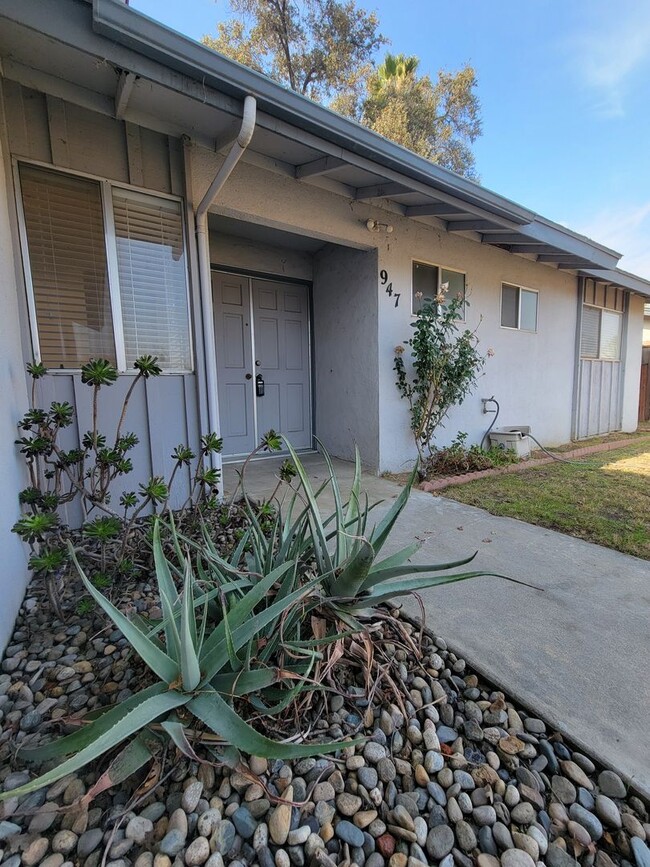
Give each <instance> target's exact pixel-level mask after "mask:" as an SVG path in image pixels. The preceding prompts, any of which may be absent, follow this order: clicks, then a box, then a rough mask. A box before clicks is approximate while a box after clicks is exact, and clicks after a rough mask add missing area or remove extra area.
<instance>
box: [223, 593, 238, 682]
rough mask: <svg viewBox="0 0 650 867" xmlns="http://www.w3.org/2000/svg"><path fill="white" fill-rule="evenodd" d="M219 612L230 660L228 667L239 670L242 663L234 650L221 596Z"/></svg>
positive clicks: (225, 608) (226, 612)
mask: <svg viewBox="0 0 650 867" xmlns="http://www.w3.org/2000/svg"><path fill="white" fill-rule="evenodd" d="M221 612H222V613H221V616H222V618H223V626H224V632H225V636H226V649H227V651H228V659H229V660H230V667H231V668H232V669H233V671H239V669H240V668H241V667H242V664H241V661H240V659H239V657H238V656H237V653H236V651H235V644H234V642H233V640H232V632H231V630H230V623H229V621H228V609H227V607H226V602H225V599H223V598H222V600H221Z"/></svg>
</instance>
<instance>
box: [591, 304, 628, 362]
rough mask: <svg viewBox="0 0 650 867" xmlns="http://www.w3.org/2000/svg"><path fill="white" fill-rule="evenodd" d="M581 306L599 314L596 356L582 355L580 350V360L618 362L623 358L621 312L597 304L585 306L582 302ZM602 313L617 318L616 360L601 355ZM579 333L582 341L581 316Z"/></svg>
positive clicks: (622, 322)
mask: <svg viewBox="0 0 650 867" xmlns="http://www.w3.org/2000/svg"><path fill="white" fill-rule="evenodd" d="M582 306H583V308H584V307H589V308H591V309H592V310H597V311H598V313H599V317H598V355H583V354H582V348H580V359H581V360H582V361H612V362H615V363H616V362H620V361H621V360H622V356H623V326H624V325H625V318H624V316H625V314H624V313H623V312H622V311H621V310H614V309H613V308H611V307H600V306H599V305H598V304H587V303H585V302H584V301H583V302H582ZM603 313H611V314H612V315H613V316H617V317H618V324H619V329H618V357H617V358H609V357H608V356H607V355H603V354H602V344H603ZM580 320H581V321H580V331H581V334H580V336H581V341H582V315H581V317H580Z"/></svg>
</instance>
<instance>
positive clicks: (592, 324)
mask: <svg viewBox="0 0 650 867" xmlns="http://www.w3.org/2000/svg"><path fill="white" fill-rule="evenodd" d="M622 330H623V317H622V315H621V314H620V313H615V312H614V311H612V310H605V309H604V308H600V307H590V306H589V305H587V304H585V305H584V306H583V308H582V325H581V329H580V355H581V357H582V358H600V359H603V360H606V361H618V360H619V359H620V357H621V334H622Z"/></svg>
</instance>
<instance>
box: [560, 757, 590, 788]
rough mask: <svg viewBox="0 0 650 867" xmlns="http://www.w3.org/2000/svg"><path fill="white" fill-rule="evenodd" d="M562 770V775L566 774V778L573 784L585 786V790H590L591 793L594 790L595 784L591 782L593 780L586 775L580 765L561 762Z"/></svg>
mask: <svg viewBox="0 0 650 867" xmlns="http://www.w3.org/2000/svg"><path fill="white" fill-rule="evenodd" d="M560 768H561V769H562V773H563V774H564V776H565V777H568V778H569V779H570V780H571V782H573V783H575V784H576V785H578V786H584V787H585V789H588V790H589V791H591V790H592V789H593V787H594V784H593V783H592V782H591V780H590V779H589V777H588V776H587V775H586V774H585V772H584V771H583V770H582V768H581V767H580V766H579V765H576V763H575V762H572V761H563V762H560Z"/></svg>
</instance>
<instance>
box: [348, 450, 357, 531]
mask: <svg viewBox="0 0 650 867" xmlns="http://www.w3.org/2000/svg"><path fill="white" fill-rule="evenodd" d="M360 491H361V455H360V454H359V449H358V448H357V446H355V447H354V476H353V479H352V488H351V489H350V498H349V500H348V506H347V511H346V515H345V524H346V526H348V525H349V524H351V523H352V522H353V521H356V519H357V516H358V510H359V494H360Z"/></svg>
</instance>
